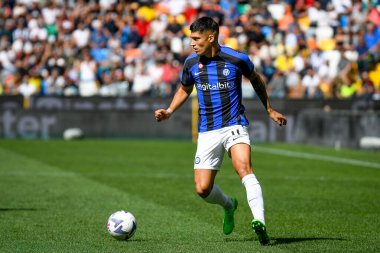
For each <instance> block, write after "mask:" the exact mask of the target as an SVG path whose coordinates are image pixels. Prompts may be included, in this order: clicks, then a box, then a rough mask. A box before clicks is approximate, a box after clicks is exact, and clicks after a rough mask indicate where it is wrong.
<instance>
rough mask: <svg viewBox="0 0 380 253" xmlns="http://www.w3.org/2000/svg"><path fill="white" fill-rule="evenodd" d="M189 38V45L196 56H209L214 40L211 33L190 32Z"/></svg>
mask: <svg viewBox="0 0 380 253" xmlns="http://www.w3.org/2000/svg"><path fill="white" fill-rule="evenodd" d="M190 38H191V44H190V45H191V47H192V48H193V49H194V51H195V53H196V54H197V55H204V56H211V47H212V43H213V42H214V40H215V35H214V34H213V33H212V32H209V31H205V32H191V34H190Z"/></svg>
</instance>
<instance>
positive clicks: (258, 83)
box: [249, 69, 287, 126]
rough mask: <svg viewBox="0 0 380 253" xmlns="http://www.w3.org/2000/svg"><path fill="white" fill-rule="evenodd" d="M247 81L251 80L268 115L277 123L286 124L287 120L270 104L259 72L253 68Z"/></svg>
mask: <svg viewBox="0 0 380 253" xmlns="http://www.w3.org/2000/svg"><path fill="white" fill-rule="evenodd" d="M249 81H250V82H251V84H252V86H253V88H254V89H255V92H256V94H257V96H259V98H260V100H261V102H262V103H263V105H264V107H265V109H266V111H267V113H268V116H269V117H270V118H271V119H272V120H273V121H274V122H276V124H277V125H279V126H283V125H286V122H287V120H286V117H285V116H284V115H282V114H281V113H279V112H277V111H275V110H274V109H273V108H272V106H271V105H270V101H269V97H268V93H267V91H266V88H265V82H264V80H263V78H262V77H261V76H260V74H259V73H257V72H256V70H255V69H254V70H253V71H252V74H251V76H250V77H249Z"/></svg>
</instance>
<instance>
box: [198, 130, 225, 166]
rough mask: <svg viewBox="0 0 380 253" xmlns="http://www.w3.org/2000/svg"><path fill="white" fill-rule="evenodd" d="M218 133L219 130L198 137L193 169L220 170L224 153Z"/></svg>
mask: <svg viewBox="0 0 380 253" xmlns="http://www.w3.org/2000/svg"><path fill="white" fill-rule="evenodd" d="M220 132H221V130H214V131H209V132H205V133H200V134H199V135H198V143H197V151H196V154H195V159H194V169H206V170H219V169H220V166H221V164H222V162H223V156H224V152H225V151H224V147H223V142H222V139H223V138H221V136H220Z"/></svg>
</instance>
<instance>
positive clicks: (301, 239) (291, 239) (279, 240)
mask: <svg viewBox="0 0 380 253" xmlns="http://www.w3.org/2000/svg"><path fill="white" fill-rule="evenodd" d="M345 240H346V239H343V238H329V237H289V238H271V242H270V245H279V244H290V243H297V242H305V241H345Z"/></svg>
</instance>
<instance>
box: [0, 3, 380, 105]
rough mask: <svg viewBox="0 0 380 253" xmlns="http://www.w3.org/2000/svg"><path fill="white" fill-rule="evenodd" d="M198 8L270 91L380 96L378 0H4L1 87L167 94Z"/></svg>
mask: <svg viewBox="0 0 380 253" xmlns="http://www.w3.org/2000/svg"><path fill="white" fill-rule="evenodd" d="M200 16H210V17H213V18H214V19H215V20H216V21H217V22H218V23H219V24H220V36H219V37H220V38H219V39H220V44H222V45H227V46H229V47H232V48H234V49H237V50H241V51H243V52H245V53H247V54H248V55H249V57H250V58H251V60H252V61H253V62H254V64H255V67H256V69H258V70H259V71H260V72H261V73H262V75H263V78H264V79H265V81H266V82H267V85H268V93H269V95H270V97H272V98H278V99H284V98H288V99H302V98H319V99H331V98H338V99H349V98H366V99H380V5H379V1H378V0H321V1H316V0H286V1H279V0H272V1H259V0H256V1H244V0H163V1H157V0H140V1H122V0H79V1H74V0H45V1H44V0H18V1H15V0H0V95H20V94H21V95H23V96H25V97H29V96H32V95H40V96H41V95H42V96H83V97H88V96H160V97H166V96H171V95H172V94H173V92H174V91H175V90H176V87H177V85H178V82H179V75H180V71H181V68H182V66H183V61H184V59H185V58H186V57H187V56H188V55H189V54H191V53H192V49H191V47H190V40H189V37H188V36H189V34H190V31H189V25H190V24H191V23H192V22H193V21H194V20H195V19H196V18H197V17H200ZM243 95H244V97H254V96H255V95H254V91H253V89H252V87H251V85H250V84H249V82H248V80H246V79H244V80H243Z"/></svg>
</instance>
